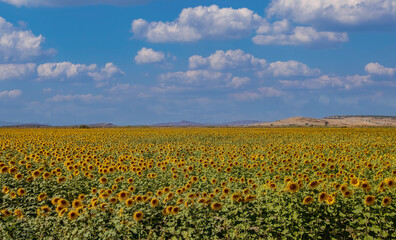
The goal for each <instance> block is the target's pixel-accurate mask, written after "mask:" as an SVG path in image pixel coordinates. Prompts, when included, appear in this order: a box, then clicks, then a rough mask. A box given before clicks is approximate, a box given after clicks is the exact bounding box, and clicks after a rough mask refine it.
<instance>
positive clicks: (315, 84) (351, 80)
mask: <svg viewBox="0 0 396 240" xmlns="http://www.w3.org/2000/svg"><path fill="white" fill-rule="evenodd" d="M280 83H281V84H282V85H283V86H284V87H291V88H293V87H294V88H308V89H320V88H327V87H339V88H345V89H351V88H356V87H362V86H363V85H365V84H370V83H372V81H371V79H370V75H366V76H361V75H353V76H345V77H339V76H336V77H330V76H328V75H323V76H320V77H318V78H313V79H307V80H304V81H286V80H283V81H280Z"/></svg>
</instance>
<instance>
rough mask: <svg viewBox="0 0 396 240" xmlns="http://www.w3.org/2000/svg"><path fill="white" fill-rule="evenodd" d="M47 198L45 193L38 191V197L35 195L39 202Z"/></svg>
mask: <svg viewBox="0 0 396 240" xmlns="http://www.w3.org/2000/svg"><path fill="white" fill-rule="evenodd" d="M46 198H47V194H46V193H40V194H39V195H38V197H37V200H38V201H39V202H41V201H43V200H44V199H46Z"/></svg>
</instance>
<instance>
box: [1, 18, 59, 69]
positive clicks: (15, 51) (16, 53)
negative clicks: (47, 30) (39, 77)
mask: <svg viewBox="0 0 396 240" xmlns="http://www.w3.org/2000/svg"><path fill="white" fill-rule="evenodd" d="M43 42H44V37H43V36H42V35H38V36H36V35H34V34H33V33H32V32H31V31H30V30H19V29H18V28H16V27H15V26H14V25H13V24H11V23H9V22H7V21H6V20H5V19H4V18H2V17H0V62H7V63H10V62H26V61H31V60H33V59H37V58H40V57H43V56H48V55H51V54H53V53H54V51H55V50H53V49H50V50H43V49H42V48H41V45H42V43H43Z"/></svg>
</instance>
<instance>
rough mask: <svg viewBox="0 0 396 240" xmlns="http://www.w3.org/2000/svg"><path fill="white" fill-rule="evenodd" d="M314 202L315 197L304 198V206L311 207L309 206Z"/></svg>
mask: <svg viewBox="0 0 396 240" xmlns="http://www.w3.org/2000/svg"><path fill="white" fill-rule="evenodd" d="M313 201H314V198H313V197H311V196H307V197H305V198H304V200H303V204H304V205H309V204H311V203H313Z"/></svg>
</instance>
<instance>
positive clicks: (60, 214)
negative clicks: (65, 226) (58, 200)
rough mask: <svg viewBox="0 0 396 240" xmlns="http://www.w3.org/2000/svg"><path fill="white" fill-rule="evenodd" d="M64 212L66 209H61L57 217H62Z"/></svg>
mask: <svg viewBox="0 0 396 240" xmlns="http://www.w3.org/2000/svg"><path fill="white" fill-rule="evenodd" d="M66 212H67V208H63V209H62V210H60V211H59V213H58V217H60V218H61V217H63V216H64V215H65V213H66Z"/></svg>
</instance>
